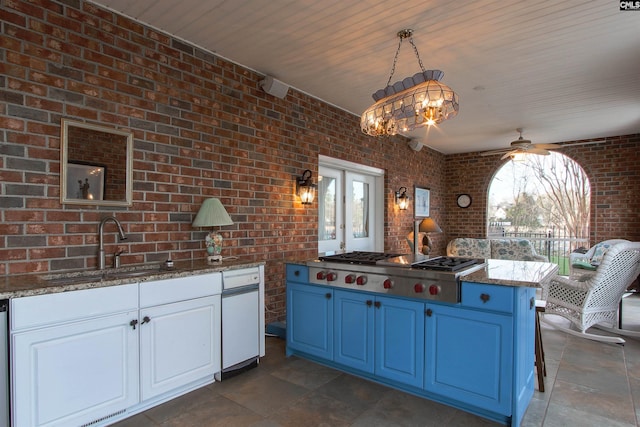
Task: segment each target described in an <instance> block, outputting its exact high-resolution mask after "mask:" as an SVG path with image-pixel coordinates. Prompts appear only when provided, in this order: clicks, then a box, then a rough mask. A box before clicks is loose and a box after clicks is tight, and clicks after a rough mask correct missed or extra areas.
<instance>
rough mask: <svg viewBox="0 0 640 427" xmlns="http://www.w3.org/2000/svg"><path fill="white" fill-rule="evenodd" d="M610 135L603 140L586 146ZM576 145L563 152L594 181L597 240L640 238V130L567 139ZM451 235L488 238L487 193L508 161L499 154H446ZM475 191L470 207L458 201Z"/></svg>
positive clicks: (593, 223)
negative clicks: (498, 172) (460, 204)
mask: <svg viewBox="0 0 640 427" xmlns="http://www.w3.org/2000/svg"><path fill="white" fill-rule="evenodd" d="M600 140H604V141H605V142H603V143H599V144H593V145H590V144H587V145H581V144H582V143H585V142H593V141H600ZM566 143H567V144H571V143H576V145H575V146H574V147H566V148H563V149H562V153H563V154H565V155H567V156H569V157H571V158H572V159H573V160H575V161H576V162H577V163H578V164H580V166H582V168H583V169H584V171H585V172H586V174H587V176H588V177H589V181H590V184H591V223H590V226H589V228H590V242H591V244H593V243H596V242H599V241H602V240H607V239H613V238H624V239H628V240H633V241H640V197H639V196H638V194H640V171H639V168H638V164H640V134H636V135H627V136H618V137H610V138H603V139H593V140H584V141H567V142H566ZM445 163H446V167H445V171H446V172H445V175H446V182H447V183H450V185H449V186H448V187H447V189H446V209H447V213H448V215H447V219H448V220H447V222H446V224H445V227H446V231H447V239H448V240H450V239H454V238H456V237H463V236H467V237H484V236H485V235H486V223H487V195H488V194H489V186H490V185H491V180H492V178H493V176H494V175H495V173H496V172H497V171H498V169H500V167H502V165H503V164H504V163H506V161H505V160H500V157H499V156H487V157H481V156H478V155H477V153H466V154H456V155H450V156H447V157H446V161H445ZM460 193H469V194H471V196H472V198H473V204H472V205H471V207H470V208H468V209H460V208H458V207H457V206H456V196H457V195H458V194H460Z"/></svg>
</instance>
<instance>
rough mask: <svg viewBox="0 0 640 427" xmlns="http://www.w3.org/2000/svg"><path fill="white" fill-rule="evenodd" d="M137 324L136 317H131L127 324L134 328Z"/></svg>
mask: <svg viewBox="0 0 640 427" xmlns="http://www.w3.org/2000/svg"><path fill="white" fill-rule="evenodd" d="M137 324H138V319H133V320H132V321H131V322H129V326H131V327H132V328H133V329H134V330H135V329H136V325H137Z"/></svg>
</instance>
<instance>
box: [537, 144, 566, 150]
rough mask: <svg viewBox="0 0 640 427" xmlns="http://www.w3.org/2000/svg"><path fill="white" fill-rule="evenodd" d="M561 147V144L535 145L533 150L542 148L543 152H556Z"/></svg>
mask: <svg viewBox="0 0 640 427" xmlns="http://www.w3.org/2000/svg"><path fill="white" fill-rule="evenodd" d="M561 147H562V145H560V144H533V148H542V149H543V150H554V149H556V148H561Z"/></svg>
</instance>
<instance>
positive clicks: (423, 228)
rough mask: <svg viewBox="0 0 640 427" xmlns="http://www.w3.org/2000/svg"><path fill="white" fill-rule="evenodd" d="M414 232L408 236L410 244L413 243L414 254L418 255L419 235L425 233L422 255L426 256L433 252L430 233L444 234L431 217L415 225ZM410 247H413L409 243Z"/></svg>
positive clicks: (418, 221)
mask: <svg viewBox="0 0 640 427" xmlns="http://www.w3.org/2000/svg"><path fill="white" fill-rule="evenodd" d="M413 230H414V231H412V232H411V233H409V235H408V236H407V240H408V241H409V242H413V248H412V249H413V253H414V254H418V233H419V232H422V233H425V235H424V238H423V239H422V253H423V254H424V255H429V252H431V248H432V247H433V243H432V242H431V238H430V237H429V233H442V229H441V228H440V226H439V225H438V224H437V223H436V222H435V221H434V220H433V219H432V218H431V217H427V218H425V219H423V220H422V221H420V220H417V221H416V222H415V224H414V228H413ZM409 246H411V243H409Z"/></svg>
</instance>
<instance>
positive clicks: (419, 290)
mask: <svg viewBox="0 0 640 427" xmlns="http://www.w3.org/2000/svg"><path fill="white" fill-rule="evenodd" d="M413 291H414V292H415V293H416V294H421V293H423V292H424V285H423V284H422V283H416V284H415V285H413Z"/></svg>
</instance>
